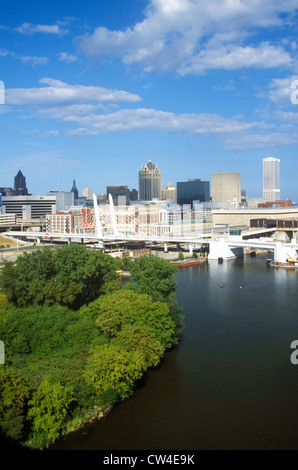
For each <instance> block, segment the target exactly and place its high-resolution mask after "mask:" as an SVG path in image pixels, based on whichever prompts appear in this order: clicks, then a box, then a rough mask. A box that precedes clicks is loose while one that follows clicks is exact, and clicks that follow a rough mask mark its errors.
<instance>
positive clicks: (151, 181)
mask: <svg viewBox="0 0 298 470" xmlns="http://www.w3.org/2000/svg"><path fill="white" fill-rule="evenodd" d="M139 198H140V199H141V200H142V201H151V200H152V199H160V198H161V172H160V170H159V169H158V167H157V164H155V165H154V164H153V163H152V162H151V160H149V161H148V163H145V164H144V165H143V167H142V169H141V171H139Z"/></svg>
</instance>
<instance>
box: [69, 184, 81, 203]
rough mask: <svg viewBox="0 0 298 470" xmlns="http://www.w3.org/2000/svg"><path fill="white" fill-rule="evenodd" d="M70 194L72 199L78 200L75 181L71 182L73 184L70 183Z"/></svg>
mask: <svg viewBox="0 0 298 470" xmlns="http://www.w3.org/2000/svg"><path fill="white" fill-rule="evenodd" d="M70 191H71V192H72V193H74V199H75V200H76V199H78V197H79V191H78V189H77V185H76V181H75V179H74V180H73V183H72V188H71V190H70Z"/></svg>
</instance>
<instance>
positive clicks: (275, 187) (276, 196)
mask: <svg viewBox="0 0 298 470" xmlns="http://www.w3.org/2000/svg"><path fill="white" fill-rule="evenodd" d="M263 197H264V199H266V201H269V202H272V201H280V160H279V159H278V158H272V157H269V158H264V159H263Z"/></svg>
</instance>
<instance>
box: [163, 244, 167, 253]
mask: <svg viewBox="0 0 298 470" xmlns="http://www.w3.org/2000/svg"><path fill="white" fill-rule="evenodd" d="M163 247H164V252H165V253H167V252H168V244H167V243H165V244H164V246H163Z"/></svg>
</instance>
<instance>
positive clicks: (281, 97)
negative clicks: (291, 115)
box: [260, 76, 298, 106]
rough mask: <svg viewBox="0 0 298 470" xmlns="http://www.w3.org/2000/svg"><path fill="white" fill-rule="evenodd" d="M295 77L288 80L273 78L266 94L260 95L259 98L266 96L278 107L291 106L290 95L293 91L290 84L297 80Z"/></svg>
mask: <svg viewBox="0 0 298 470" xmlns="http://www.w3.org/2000/svg"><path fill="white" fill-rule="evenodd" d="M297 78H298V77H297V76H291V77H288V78H274V79H273V80H272V81H271V82H270V83H269V86H268V90H266V92H263V93H260V96H261V97H264V96H268V97H269V99H270V100H271V101H272V102H273V103H275V104H277V105H279V106H293V104H292V103H291V94H292V93H293V89H292V88H291V83H292V82H293V81H294V80H297Z"/></svg>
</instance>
